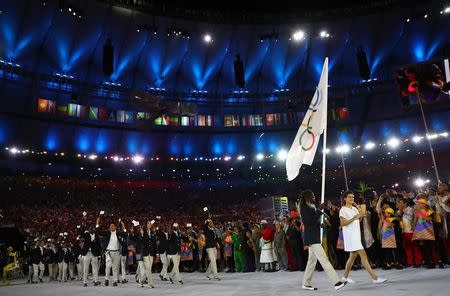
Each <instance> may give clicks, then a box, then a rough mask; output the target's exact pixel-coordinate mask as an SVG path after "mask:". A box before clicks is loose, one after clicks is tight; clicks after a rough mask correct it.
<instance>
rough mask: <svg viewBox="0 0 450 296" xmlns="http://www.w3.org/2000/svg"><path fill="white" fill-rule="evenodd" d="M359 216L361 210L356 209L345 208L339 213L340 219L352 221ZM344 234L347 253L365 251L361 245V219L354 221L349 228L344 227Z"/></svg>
mask: <svg viewBox="0 0 450 296" xmlns="http://www.w3.org/2000/svg"><path fill="white" fill-rule="evenodd" d="M358 214H359V210H358V209H357V208H355V207H352V208H351V209H350V208H348V207H345V206H343V207H342V208H341V210H340V211H339V217H342V218H344V219H345V220H351V219H352V218H353V217H355V216H356V215H358ZM342 233H343V235H344V250H345V251H346V252H354V251H358V250H363V249H364V247H363V245H362V243H361V228H360V226H359V219H357V220H355V221H353V222H352V223H350V224H348V225H347V226H343V227H342Z"/></svg>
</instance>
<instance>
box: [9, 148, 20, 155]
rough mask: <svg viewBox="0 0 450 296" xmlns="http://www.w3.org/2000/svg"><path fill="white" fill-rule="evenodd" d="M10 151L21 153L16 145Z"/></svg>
mask: <svg viewBox="0 0 450 296" xmlns="http://www.w3.org/2000/svg"><path fill="white" fill-rule="evenodd" d="M9 152H10V153H11V154H17V153H20V151H19V150H18V149H17V148H16V147H12V148H11V149H10V150H9Z"/></svg>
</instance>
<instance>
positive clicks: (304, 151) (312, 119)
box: [286, 58, 346, 290]
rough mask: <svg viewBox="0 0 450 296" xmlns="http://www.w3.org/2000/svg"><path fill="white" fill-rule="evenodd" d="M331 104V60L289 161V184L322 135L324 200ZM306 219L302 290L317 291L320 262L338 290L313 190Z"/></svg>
mask: <svg viewBox="0 0 450 296" xmlns="http://www.w3.org/2000/svg"><path fill="white" fill-rule="evenodd" d="M327 104H328V58H326V59H325V62H324V64H323V68H322V75H321V76H320V81H319V85H318V87H317V89H316V92H315V93H314V97H313V99H312V101H311V104H310V105H309V107H308V111H307V112H306V115H305V118H303V121H302V124H301V125H300V128H299V129H298V132H297V135H296V136H295V139H294V142H293V143H292V146H291V149H290V150H289V153H288V155H287V158H286V172H287V177H288V180H289V181H292V180H294V179H295V178H296V177H297V176H298V173H299V171H300V168H301V166H302V165H303V164H307V165H311V164H312V162H313V160H314V156H315V155H316V151H317V147H318V145H319V139H320V135H321V134H322V133H324V137H323V151H324V153H323V160H322V198H321V204H323V203H324V195H325V168H326V165H325V161H326V154H325V151H326V143H327V142H326V140H327V133H326V131H327ZM297 207H298V209H299V211H300V214H301V216H302V220H303V225H304V227H305V230H304V237H303V240H304V244H305V245H307V246H308V254H309V256H308V263H307V265H306V269H305V275H304V278H303V285H302V288H303V289H305V290H317V288H314V287H312V286H311V280H312V274H313V271H314V269H315V267H316V264H317V261H319V262H320V264H321V265H322V267H323V269H324V270H325V272H326V274H327V275H328V277H329V278H330V280H331V281H332V283H333V284H334V287H335V289H336V290H339V289H341V288H342V287H344V286H345V284H346V282H341V281H340V280H339V277H338V275H337V273H336V271H335V270H334V268H333V266H331V264H330V261H329V260H328V258H327V256H326V254H325V251H324V250H323V247H322V244H321V238H322V233H321V228H320V225H321V224H322V217H323V216H322V215H323V212H322V211H321V210H319V209H316V206H315V196H314V193H313V192H312V191H310V190H306V191H303V192H302V193H301V195H300V204H298V205H297Z"/></svg>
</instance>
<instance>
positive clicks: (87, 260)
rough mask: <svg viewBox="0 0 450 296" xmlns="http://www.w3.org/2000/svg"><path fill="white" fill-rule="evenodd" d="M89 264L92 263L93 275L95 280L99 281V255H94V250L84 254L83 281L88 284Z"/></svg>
mask: <svg viewBox="0 0 450 296" xmlns="http://www.w3.org/2000/svg"><path fill="white" fill-rule="evenodd" d="M89 265H92V277H93V280H94V282H98V257H94V255H92V252H88V253H87V254H86V256H83V283H85V284H87V278H88V273H89Z"/></svg>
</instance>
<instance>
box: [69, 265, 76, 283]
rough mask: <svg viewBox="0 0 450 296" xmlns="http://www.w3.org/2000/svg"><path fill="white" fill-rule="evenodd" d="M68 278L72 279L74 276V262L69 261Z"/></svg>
mask: <svg viewBox="0 0 450 296" xmlns="http://www.w3.org/2000/svg"><path fill="white" fill-rule="evenodd" d="M68 265H69V280H72V279H73V278H74V272H75V262H69V264H68Z"/></svg>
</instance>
